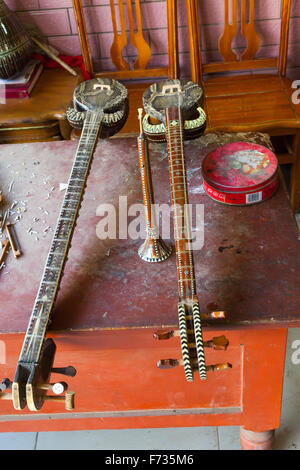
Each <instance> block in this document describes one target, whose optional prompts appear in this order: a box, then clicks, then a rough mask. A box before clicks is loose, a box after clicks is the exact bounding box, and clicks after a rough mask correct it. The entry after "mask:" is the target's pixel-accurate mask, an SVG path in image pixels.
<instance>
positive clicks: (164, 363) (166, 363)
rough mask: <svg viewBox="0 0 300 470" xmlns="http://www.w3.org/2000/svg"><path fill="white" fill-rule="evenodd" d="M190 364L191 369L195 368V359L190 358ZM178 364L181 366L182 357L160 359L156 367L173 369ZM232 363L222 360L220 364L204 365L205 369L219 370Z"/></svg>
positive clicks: (227, 367) (230, 366)
mask: <svg viewBox="0 0 300 470" xmlns="http://www.w3.org/2000/svg"><path fill="white" fill-rule="evenodd" d="M191 365H192V366H193V369H194V370H196V369H197V365H198V362H197V359H192V360H191ZM178 366H183V360H182V359H160V360H159V361H158V362H157V367H158V368H159V369H173V368H174V367H178ZM231 368H232V364H229V362H223V363H221V364H211V365H209V366H206V371H207V372H209V371H221V370H225V369H231Z"/></svg>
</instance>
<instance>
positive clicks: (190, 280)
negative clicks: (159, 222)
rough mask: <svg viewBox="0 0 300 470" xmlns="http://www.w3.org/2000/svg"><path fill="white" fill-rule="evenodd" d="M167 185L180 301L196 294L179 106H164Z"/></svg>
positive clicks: (191, 297)
mask: <svg viewBox="0 0 300 470" xmlns="http://www.w3.org/2000/svg"><path fill="white" fill-rule="evenodd" d="M165 118H166V139H167V144H168V158H169V173H170V186H171V195H172V204H173V213H174V238H175V245H176V259H177V272H178V288H179V295H180V298H181V300H186V299H193V298H194V297H195V295H196V287H195V274H194V262H193V252H192V248H191V232H190V230H191V228H190V221H189V211H188V203H189V201H188V190H187V178H186V170H185V156H184V143H183V142H184V140H183V122H182V116H181V110H180V107H179V106H178V107H172V108H166V109H165Z"/></svg>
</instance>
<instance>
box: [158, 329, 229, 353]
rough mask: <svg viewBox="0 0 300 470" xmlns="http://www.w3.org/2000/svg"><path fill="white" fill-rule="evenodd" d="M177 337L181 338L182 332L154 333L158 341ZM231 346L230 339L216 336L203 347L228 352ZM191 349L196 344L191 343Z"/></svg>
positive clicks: (189, 331) (166, 331)
mask: <svg viewBox="0 0 300 470" xmlns="http://www.w3.org/2000/svg"><path fill="white" fill-rule="evenodd" d="M187 333H188V334H189V333H193V331H192V330H188V331H187ZM176 336H180V330H157V331H155V332H154V333H153V338H154V339H158V340H166V339H170V338H173V337H176ZM228 345H229V341H228V339H227V338H226V337H225V336H224V335H222V336H215V337H214V338H212V339H211V340H209V341H204V342H203V346H204V347H205V348H213V349H218V350H221V349H223V350H226V349H227V347H228ZM189 346H190V347H195V344H194V343H189Z"/></svg>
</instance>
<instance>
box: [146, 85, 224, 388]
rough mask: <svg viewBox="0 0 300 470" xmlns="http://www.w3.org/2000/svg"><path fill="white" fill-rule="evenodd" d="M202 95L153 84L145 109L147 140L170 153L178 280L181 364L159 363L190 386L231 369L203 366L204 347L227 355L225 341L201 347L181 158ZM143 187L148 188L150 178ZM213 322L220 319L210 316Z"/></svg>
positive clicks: (198, 123)
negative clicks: (178, 370) (180, 373)
mask: <svg viewBox="0 0 300 470" xmlns="http://www.w3.org/2000/svg"><path fill="white" fill-rule="evenodd" d="M202 99H203V92H202V89H201V87H200V86H199V85H197V84H196V83H194V82H191V81H184V80H177V79H175V80H168V81H163V82H159V83H154V84H153V85H151V86H150V87H149V88H147V89H146V91H145V92H144V95H143V104H144V109H145V111H146V113H147V114H146V116H145V117H144V120H143V129H144V132H145V135H146V137H147V138H148V140H154V141H166V142H167V148H168V161H169V176H170V188H171V196H172V206H173V219H174V239H175V249H176V261H177V274H178V291H179V300H178V318H179V336H180V341H181V351H182V361H176V360H173V359H167V360H161V361H160V363H159V364H158V366H159V367H160V368H169V367H174V366H176V365H181V364H182V365H183V366H184V371H185V377H186V379H187V381H189V382H191V381H193V373H194V371H195V370H198V372H199V374H200V378H201V379H202V380H205V379H206V371H207V370H222V369H225V368H228V367H230V364H227V363H225V364H219V365H215V366H206V365H205V357H204V347H215V348H216V349H226V348H227V345H228V341H227V340H226V338H225V337H223V336H222V337H220V338H214V339H213V341H210V342H209V341H208V342H206V343H204V342H203V339H202V327H201V319H200V307H199V302H198V297H197V292H196V282H195V269H194V260H193V249H192V236H191V227H190V221H189V208H188V204H189V201H188V184H187V177H186V163H185V155H184V139H185V138H196V137H198V136H200V135H201V134H202V133H203V132H204V130H205V113H204V111H203V109H202V107H201V103H202ZM142 182H143V186H147V185H151V179H150V176H149V177H148V180H146V181H143V178H142ZM214 313H215V315H212V316H211V317H212V318H218V317H222V316H223V312H214ZM171 336H175V334H174V332H157V334H156V337H157V338H158V339H168V338H170V337H171Z"/></svg>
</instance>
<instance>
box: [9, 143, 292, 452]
mask: <svg viewBox="0 0 300 470" xmlns="http://www.w3.org/2000/svg"><path fill="white" fill-rule="evenodd" d="M227 137H228V136H227ZM239 138H240V137H239ZM248 138H249V137H248ZM223 141H224V139H223V140H222V139H220V138H217V137H216V136H209V135H207V136H205V137H202V138H201V139H197V140H195V141H191V142H188V143H186V159H187V168H188V181H189V192H190V202H191V203H199V204H204V206H205V207H204V210H205V216H204V222H205V234H204V236H205V241H204V247H203V248H202V249H201V250H199V251H196V252H195V269H196V279H197V289H198V294H199V300H200V306H201V311H202V312H208V311H210V310H217V309H220V310H225V311H226V312H227V318H226V321H225V322H223V323H220V322H219V323H218V322H217V321H215V322H214V323H211V324H207V325H206V327H205V328H204V340H207V339H210V338H212V337H213V336H215V335H216V334H218V335H219V334H223V333H224V334H225V335H226V336H227V337H228V338H229V341H230V344H229V348H228V350H227V351H213V350H206V362H207V364H214V363H220V362H230V363H231V364H232V366H233V367H232V369H228V370H224V371H222V372H210V373H208V378H207V381H206V382H200V380H199V379H198V377H197V374H195V379H194V382H193V383H187V382H186V380H185V377H184V372H183V368H182V367H177V368H174V369H171V370H160V369H158V368H157V367H156V362H157V361H158V360H159V359H162V358H180V357H181V353H180V345H179V338H172V339H170V340H168V341H156V340H154V339H153V332H154V331H156V330H157V329H158V328H161V327H162V326H171V327H176V326H177V298H178V294H177V278H176V276H177V272H176V260H175V255H174V254H173V255H172V256H171V258H170V259H169V260H167V261H165V262H163V263H158V264H154V265H153V264H148V263H145V262H143V261H141V260H140V258H139V257H138V255H137V249H138V247H139V246H140V244H141V240H126V239H122V240H119V239H114V240H104V241H103V240H99V239H98V238H97V235H96V226H97V223H98V222H99V221H100V217H99V215H97V208H98V206H99V205H100V204H103V203H111V204H114V206H115V207H116V210H117V213H118V204H119V195H121V196H127V197H128V201H127V203H128V206H130V204H133V203H136V202H140V203H141V202H142V194H141V189H140V176H139V167H138V158H137V149H136V141H135V139H126V140H125V139H111V140H110V141H101V142H100V144H99V145H98V147H97V150H96V153H95V158H94V162H93V165H92V170H91V173H90V176H89V180H88V186H87V190H86V193H85V197H84V202H83V204H82V208H81V211H80V217H79V221H78V224H77V228H76V230H75V234H74V238H73V242H72V248H71V250H70V255H69V260H68V263H67V266H66V270H65V275H64V278H63V282H62V286H61V290H60V293H59V296H58V299H57V304H56V309H55V312H54V313H55V314H54V318H53V323H52V324H51V330H50V331H49V336H51V337H53V338H54V339H55V342H56V344H57V354H56V360H55V366H56V367H61V366H67V365H69V364H70V365H73V366H75V367H76V369H77V375H76V376H75V377H74V378H70V379H68V382H69V388H70V389H71V390H74V391H75V392H76V398H75V411H74V412H67V411H65V410H64V407H63V406H62V405H61V404H58V403H50V402H46V403H45V405H44V407H43V408H42V410H41V412H38V413H30V412H28V411H27V410H26V409H25V410H23V411H21V412H17V411H15V410H14V409H13V406H12V403H11V402H10V401H1V402H0V430H1V431H6V432H8V431H48V430H79V429H102V428H107V429H113V428H139V427H140V428H144V427H177V426H180V427H181V426H202V425H203V426H210V425H212V426H218V425H220V426H224V425H240V426H241V427H242V429H246V430H249V431H250V433H246V432H245V431H243V432H242V440H243V446H244V447H252V448H253V447H255V446H258V447H260V448H263V447H264V446H265V447H270V445H271V444H270V443H271V439H272V436H273V431H272V430H274V429H275V428H277V427H278V426H279V424H280V412H281V394H282V381H283V372H284V358H285V345H286V333H287V327H289V326H300V283H299V271H300V255H299V241H298V232H297V228H296V223H295V220H294V217H293V214H292V211H291V209H290V206H289V202H288V199H287V195H286V192H285V189H284V187H283V185H281V188H280V189H279V191H278V192H277V193H276V195H275V196H274V197H273V198H271V199H270V200H268V201H266V202H264V203H262V204H258V205H255V206H251V207H247V208H245V207H231V206H224V205H221V204H218V203H216V202H213V201H212V200H210V199H209V198H208V197H207V196H206V195H205V194H204V193H203V186H202V179H201V171H200V166H201V159H202V158H203V156H204V155H205V154H206V153H207V152H208V151H209V150H211V149H213V148H215V147H216V146H217V145H219V144H220V143H221V142H223ZM209 142H211V143H209ZM76 146H77V143H76V142H70V141H62V142H53V143H36V144H23V145H9V146H8V145H3V146H1V147H0V185H1V189H2V191H3V197H4V199H6V201H8V205H11V204H12V203H13V201H17V204H16V206H15V209H16V208H17V207H20V208H21V210H22V208H23V209H24V208H26V211H25V212H21V215H22V218H21V220H19V221H18V222H17V224H16V225H15V228H16V232H17V234H18V238H19V241H20V245H21V247H22V251H23V253H24V254H23V256H22V257H21V258H19V259H17V260H16V259H14V258H13V256H12V253H10V254H9V257H8V259H7V262H6V267H5V268H4V269H3V270H2V271H1V273H0V277H1V282H0V299H1V300H0V332H1V334H0V340H1V341H3V343H0V345H1V346H2V356H1V357H2V361H1V358H0V362H3V364H0V374H1V377H0V378H2V377H9V378H11V379H12V378H13V376H14V372H15V368H16V364H17V360H18V357H19V353H20V350H21V346H22V342H23V338H24V332H25V330H26V327H27V323H28V320H29V317H30V314H31V310H32V306H33V303H34V299H35V295H36V293H37V289H38V285H39V282H40V278H41V275H42V272H43V267H44V263H45V261H46V256H47V253H48V249H49V246H50V242H51V239H52V235H53V232H51V230H50V229H51V228H52V229H54V228H55V225H56V220H57V217H58V214H59V210H60V206H61V202H62V199H63V191H60V189H59V185H60V183H67V180H68V175H69V172H70V169H71V165H72V159H73V156H74V154H75V150H76ZM151 159H152V166H153V173H154V177H153V179H154V192H155V197H156V202H157V203H169V202H170V190H169V182H168V163H167V158H166V148H165V146H164V144H156V145H153V146H152V147H151ZM9 189H10V191H9ZM35 219H38V220H35ZM130 220H132V218H129V221H130ZM49 227H50V228H49ZM30 229H31V230H30ZM171 233H172V232H171ZM4 346H5V355H4ZM61 379H62V377H61V376H58V375H55V374H53V377H52V379H51V380H52V381H54V380H55V381H57V380H61ZM266 431H271V432H269V433H268V432H266ZM253 432H254V433H253ZM259 433H262V434H259ZM257 442H258V443H257Z"/></svg>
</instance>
